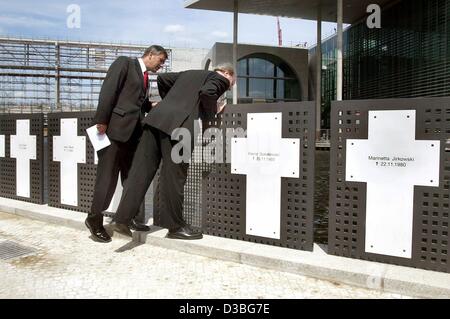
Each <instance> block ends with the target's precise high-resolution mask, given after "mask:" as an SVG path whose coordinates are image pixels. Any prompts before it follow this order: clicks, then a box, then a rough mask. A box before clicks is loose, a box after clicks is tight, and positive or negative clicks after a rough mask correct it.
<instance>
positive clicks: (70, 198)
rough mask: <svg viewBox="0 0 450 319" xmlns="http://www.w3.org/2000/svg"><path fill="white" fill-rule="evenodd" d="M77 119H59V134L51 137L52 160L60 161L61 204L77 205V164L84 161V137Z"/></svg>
mask: <svg viewBox="0 0 450 319" xmlns="http://www.w3.org/2000/svg"><path fill="white" fill-rule="evenodd" d="M77 124H78V120H77V119H76V118H73V119H61V136H54V137H53V161H55V162H61V172H60V174H61V188H60V193H61V204H65V205H70V206H78V164H79V163H81V164H84V163H86V137H85V136H78V125H77Z"/></svg>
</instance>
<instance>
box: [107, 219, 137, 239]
mask: <svg viewBox="0 0 450 319" xmlns="http://www.w3.org/2000/svg"><path fill="white" fill-rule="evenodd" d="M112 228H113V230H114V231H115V232H118V233H119V234H122V235H125V236H128V237H133V233H132V232H131V230H130V228H129V227H128V225H126V224H122V223H117V222H113V223H112Z"/></svg>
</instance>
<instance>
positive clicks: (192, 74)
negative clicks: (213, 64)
mask: <svg viewBox="0 0 450 319" xmlns="http://www.w3.org/2000/svg"><path fill="white" fill-rule="evenodd" d="M157 82H158V90H159V95H160V96H161V98H162V101H161V102H160V103H159V104H158V105H157V106H156V107H155V108H153V109H152V110H151V111H150V113H149V114H148V115H147V117H146V118H145V119H144V120H143V124H147V125H150V126H152V127H155V128H157V129H159V130H161V131H163V132H164V133H166V134H168V135H171V134H172V132H173V131H174V130H175V129H176V128H179V127H187V128H189V129H192V124H190V125H189V124H188V125H187V126H185V125H183V123H184V122H185V121H186V119H188V118H190V119H198V118H201V119H202V120H210V119H213V118H214V116H215V115H216V112H217V99H218V98H219V97H220V96H221V95H222V94H223V93H225V92H226V91H227V90H228V88H229V86H230V82H229V81H228V79H226V78H225V77H223V76H222V75H220V74H218V73H217V72H213V71H205V70H189V71H184V72H180V73H165V74H160V75H159V76H158V78H157Z"/></svg>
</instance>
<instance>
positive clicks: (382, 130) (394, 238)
mask: <svg viewBox="0 0 450 319" xmlns="http://www.w3.org/2000/svg"><path fill="white" fill-rule="evenodd" d="M395 158H397V160H396V159H395ZM439 166H440V141H426V140H422V141H417V140H416V111H415V110H406V111H370V112H369V136H368V140H347V163H346V180H347V181H350V182H366V183H367V202H366V238H365V239H366V243H365V250H366V252H369V253H375V254H381V255H389V256H396V257H403V258H411V256H412V235H413V205H414V186H415V185H418V186H430V187H438V186H439Z"/></svg>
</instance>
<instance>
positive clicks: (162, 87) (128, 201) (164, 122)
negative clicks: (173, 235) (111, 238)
mask: <svg viewBox="0 0 450 319" xmlns="http://www.w3.org/2000/svg"><path fill="white" fill-rule="evenodd" d="M157 81H158V89H159V93H160V95H161V97H162V101H161V102H160V103H159V104H158V106H156V107H155V108H153V109H152V110H151V111H150V113H149V114H148V115H147V117H146V118H145V119H144V121H143V124H144V133H143V135H142V138H141V140H140V142H139V145H138V148H137V151H136V155H135V157H134V159H133V164H132V166H131V170H130V173H129V178H128V182H127V183H126V185H125V187H124V190H123V193H122V198H121V200H120V204H119V208H118V209H117V212H116V215H115V216H114V219H115V221H116V222H118V223H123V224H128V223H129V221H130V220H131V219H132V218H133V217H134V216H135V215H136V214H137V211H138V208H139V203H140V202H141V201H142V199H143V198H144V196H145V193H146V191H147V189H148V187H149V186H150V184H151V182H152V180H153V177H154V176H155V174H156V171H157V170H158V168H159V164H160V162H161V160H162V167H161V180H160V181H161V184H160V190H161V194H160V195H161V224H162V226H164V227H166V228H169V229H174V228H178V227H182V226H184V225H185V221H184V219H183V214H182V213H183V201H184V184H185V183H186V177H187V170H188V166H189V165H188V164H187V163H182V164H175V163H174V162H173V161H172V159H171V151H172V148H173V146H174V145H175V144H176V143H178V141H173V140H171V134H172V132H173V130H175V129H177V128H180V127H184V128H187V129H188V130H189V131H190V132H191V137H193V136H194V134H193V133H194V132H193V130H194V120H196V119H198V118H201V119H209V118H211V117H213V116H214V115H215V114H216V111H217V110H216V108H217V100H218V98H219V97H220V96H221V95H222V94H223V93H225V91H226V90H227V89H228V88H229V85H230V83H229V81H228V80H227V79H226V78H225V77H223V76H221V75H220V74H218V73H217V72H211V71H204V70H198V71H197V70H191V71H185V72H181V73H167V74H161V75H160V76H158V79H157ZM192 143H193V140H192V141H191V144H192ZM191 149H192V148H191Z"/></svg>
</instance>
